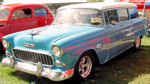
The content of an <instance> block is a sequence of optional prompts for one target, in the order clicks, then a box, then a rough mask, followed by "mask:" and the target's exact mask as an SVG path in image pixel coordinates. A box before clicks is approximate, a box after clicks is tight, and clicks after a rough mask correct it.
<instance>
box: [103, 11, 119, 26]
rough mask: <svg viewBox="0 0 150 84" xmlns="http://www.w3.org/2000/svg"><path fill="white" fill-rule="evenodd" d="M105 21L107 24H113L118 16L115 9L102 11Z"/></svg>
mask: <svg viewBox="0 0 150 84" xmlns="http://www.w3.org/2000/svg"><path fill="white" fill-rule="evenodd" d="M104 15H105V22H106V25H107V24H114V23H117V22H118V16H117V11H116V10H107V11H105V12H104Z"/></svg>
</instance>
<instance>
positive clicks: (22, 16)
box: [8, 8, 36, 33]
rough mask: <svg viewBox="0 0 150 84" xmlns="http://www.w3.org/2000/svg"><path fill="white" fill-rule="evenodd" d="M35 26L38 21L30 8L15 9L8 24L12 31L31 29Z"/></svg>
mask: <svg viewBox="0 0 150 84" xmlns="http://www.w3.org/2000/svg"><path fill="white" fill-rule="evenodd" d="M34 27H36V22H35V20H34V18H33V13H32V10H31V9H30V8H23V9H17V10H14V11H13V13H12V19H11V20H10V21H9V25H8V29H9V30H10V33H14V32H18V31H22V30H26V29H31V28H34Z"/></svg>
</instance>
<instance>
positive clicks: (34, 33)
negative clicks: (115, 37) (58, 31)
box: [29, 31, 40, 37]
mask: <svg viewBox="0 0 150 84" xmlns="http://www.w3.org/2000/svg"><path fill="white" fill-rule="evenodd" d="M39 32H40V31H31V33H30V34H29V35H31V36H32V37H33V36H35V35H38V34H39Z"/></svg>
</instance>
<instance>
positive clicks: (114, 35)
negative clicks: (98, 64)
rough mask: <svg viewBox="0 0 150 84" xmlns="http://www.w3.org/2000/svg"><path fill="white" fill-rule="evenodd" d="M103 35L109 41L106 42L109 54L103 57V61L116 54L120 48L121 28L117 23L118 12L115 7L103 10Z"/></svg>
mask: <svg viewBox="0 0 150 84" xmlns="http://www.w3.org/2000/svg"><path fill="white" fill-rule="evenodd" d="M104 15H105V25H106V26H105V28H107V31H105V36H106V37H107V38H109V39H110V43H108V44H107V49H108V50H109V55H107V56H105V57H104V60H105V62H106V61H108V60H109V59H111V58H113V57H114V56H116V55H117V54H118V53H120V52H121V50H122V46H121V45H122V44H123V43H122V38H123V35H122V28H121V27H120V26H121V25H120V24H119V19H118V13H117V10H116V9H111V10H105V11H104Z"/></svg>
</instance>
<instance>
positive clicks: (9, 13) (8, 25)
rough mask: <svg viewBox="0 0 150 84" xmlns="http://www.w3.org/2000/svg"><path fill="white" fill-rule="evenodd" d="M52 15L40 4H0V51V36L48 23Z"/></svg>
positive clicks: (0, 48)
mask: <svg viewBox="0 0 150 84" xmlns="http://www.w3.org/2000/svg"><path fill="white" fill-rule="evenodd" d="M52 22H53V17H52V14H51V12H50V10H49V9H48V7H46V6H45V5H42V4H21V3H18V4H6V5H1V6H0V52H2V50H3V46H2V41H1V38H2V37H3V36H5V35H8V34H11V33H14V32H18V31H22V30H27V29H31V28H37V27H42V26H46V25H50V24H51V23H52Z"/></svg>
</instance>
